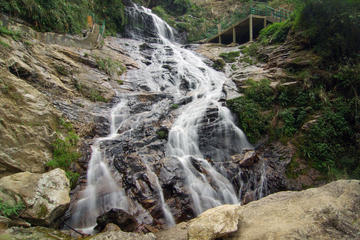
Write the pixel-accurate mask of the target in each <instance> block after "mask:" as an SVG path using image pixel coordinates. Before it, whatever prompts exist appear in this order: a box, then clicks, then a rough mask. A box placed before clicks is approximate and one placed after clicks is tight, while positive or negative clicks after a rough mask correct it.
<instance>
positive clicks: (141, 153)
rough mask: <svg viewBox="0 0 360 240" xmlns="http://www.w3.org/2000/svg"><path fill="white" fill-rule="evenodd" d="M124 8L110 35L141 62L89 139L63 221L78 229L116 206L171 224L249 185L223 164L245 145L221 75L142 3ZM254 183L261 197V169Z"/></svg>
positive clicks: (89, 227)
mask: <svg viewBox="0 0 360 240" xmlns="http://www.w3.org/2000/svg"><path fill="white" fill-rule="evenodd" d="M126 13H127V15H128V17H129V18H130V19H131V21H130V22H131V23H132V24H129V26H128V27H127V29H126V30H125V35H126V37H128V38H119V39H117V44H118V45H119V46H120V48H121V49H123V50H124V51H125V52H126V53H127V54H129V56H130V57H132V58H133V59H135V60H136V61H137V62H138V64H139V66H140V67H139V69H134V70H129V71H128V72H127V74H126V77H125V78H124V79H123V80H124V86H123V88H124V89H125V90H124V91H119V92H118V93H117V97H116V102H117V103H116V104H115V105H114V106H113V108H112V109H111V112H110V114H109V115H110V116H109V121H110V123H111V126H110V134H109V135H108V136H106V137H101V138H97V139H96V140H95V141H94V143H93V145H92V146H91V152H92V153H91V159H90V160H89V164H88V170H87V176H86V179H87V181H86V184H87V185H86V187H84V188H83V189H82V190H81V191H79V193H78V194H77V196H78V197H77V200H76V201H74V203H73V204H72V205H71V207H70V209H71V219H70V220H69V221H68V224H69V225H70V226H72V227H74V228H75V229H78V230H80V231H82V232H84V233H92V232H93V229H94V227H95V226H96V218H97V217H98V216H100V215H101V214H104V213H106V212H107V211H109V210H111V209H114V208H115V209H123V210H125V211H126V212H128V213H129V214H131V215H133V216H134V217H135V218H136V219H137V221H138V222H139V223H143V224H154V222H157V223H158V224H163V225H169V226H171V225H174V224H175V222H179V221H183V220H188V219H189V218H191V217H194V216H196V215H198V214H200V213H201V212H203V211H205V210H207V209H209V208H212V207H215V206H218V205H221V204H237V203H240V200H241V198H242V194H243V191H242V187H243V186H244V185H245V184H246V183H244V182H241V181H240V180H238V181H235V180H234V179H241V174H242V173H241V170H240V169H236V165H235V166H234V164H232V165H231V164H230V163H227V160H228V159H230V158H231V156H232V155H234V154H239V153H241V152H242V151H243V150H244V149H252V146H251V145H250V144H249V143H248V141H247V140H246V137H245V135H244V134H243V132H242V131H241V130H240V129H239V128H237V127H236V125H235V124H234V120H233V118H232V116H231V113H230V111H229V110H228V109H227V108H226V107H225V106H224V95H225V94H226V93H225V92H224V90H223V84H224V82H225V80H226V77H225V75H224V74H223V73H222V72H217V71H215V70H214V69H212V68H211V67H209V66H208V65H207V64H205V62H206V61H205V59H204V58H202V57H201V56H199V55H198V54H196V53H194V52H193V51H191V50H189V49H187V48H186V47H185V46H183V45H181V44H178V43H176V41H175V36H174V34H175V33H174V30H173V29H172V28H171V27H169V26H168V25H167V24H166V23H165V22H164V21H162V20H161V19H160V18H159V17H157V16H156V15H154V14H153V13H152V12H151V11H150V10H149V9H146V8H143V7H138V6H136V5H134V6H133V7H128V8H127V10H126ZM135 39H141V40H135ZM228 168H232V169H233V170H232V171H235V172H236V176H238V177H236V176H235V175H234V176H229V173H228ZM239 176H240V177H239ZM255 182H257V184H258V185H259V186H258V188H257V191H258V193H257V197H258V198H259V197H262V196H263V195H264V193H265V192H266V190H264V189H263V188H265V186H264V183H265V182H266V178H265V173H264V174H262V176H261V178H259V179H257V180H255Z"/></svg>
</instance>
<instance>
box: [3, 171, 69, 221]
mask: <svg viewBox="0 0 360 240" xmlns="http://www.w3.org/2000/svg"><path fill="white" fill-rule="evenodd" d="M0 187H2V188H4V189H7V190H10V191H12V192H14V193H16V194H18V195H19V196H21V198H22V199H23V200H24V202H25V205H26V209H25V210H24V211H23V212H22V213H21V215H20V216H21V217H22V218H24V219H27V220H28V221H29V222H32V223H35V224H40V225H46V226H48V225H50V224H51V223H53V221H54V220H56V219H57V218H58V217H59V216H61V215H62V214H64V212H65V211H66V209H67V207H68V205H69V203H70V196H69V193H70V184H69V180H68V179H67V177H66V174H65V172H64V170H62V169H59V168H57V169H54V170H52V171H50V172H47V173H44V174H35V173H29V172H23V173H17V174H14V175H10V176H7V177H3V178H1V179H0Z"/></svg>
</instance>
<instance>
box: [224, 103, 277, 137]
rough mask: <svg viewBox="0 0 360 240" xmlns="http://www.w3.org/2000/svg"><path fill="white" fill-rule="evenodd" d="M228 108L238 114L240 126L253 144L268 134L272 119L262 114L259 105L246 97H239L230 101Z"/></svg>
mask: <svg viewBox="0 0 360 240" xmlns="http://www.w3.org/2000/svg"><path fill="white" fill-rule="evenodd" d="M227 106H228V107H229V108H230V110H231V111H232V112H233V113H235V114H236V117H237V122H238V126H239V127H240V128H241V129H242V130H243V131H244V133H245V134H246V136H247V138H248V139H249V141H250V142H251V143H256V142H257V141H258V140H259V139H260V138H261V137H262V136H264V135H265V134H266V133H267V130H268V128H269V120H270V118H269V116H268V115H265V114H263V113H262V112H261V106H260V105H259V104H257V103H255V102H254V101H253V100H251V99H247V98H246V97H239V98H235V99H231V100H228V101H227Z"/></svg>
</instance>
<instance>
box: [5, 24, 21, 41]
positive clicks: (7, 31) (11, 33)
mask: <svg viewBox="0 0 360 240" xmlns="http://www.w3.org/2000/svg"><path fill="white" fill-rule="evenodd" d="M0 35H3V36H6V35H7V36H10V37H12V38H13V39H14V40H15V41H16V40H18V39H19V38H20V37H21V36H22V34H21V32H18V31H13V30H10V29H8V28H6V27H4V26H0Z"/></svg>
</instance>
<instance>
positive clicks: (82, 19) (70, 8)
mask: <svg viewBox="0 0 360 240" xmlns="http://www.w3.org/2000/svg"><path fill="white" fill-rule="evenodd" d="M0 11H1V12H5V13H7V14H10V15H12V16H16V17H19V18H22V19H24V20H25V21H27V22H29V23H30V24H32V25H33V26H35V27H36V28H37V29H38V30H40V31H55V32H70V33H78V32H80V30H81V29H82V28H84V27H85V26H86V15H87V13H88V5H87V1H85V0H74V1H65V0H48V1H44V0H11V1H1V2H0Z"/></svg>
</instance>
